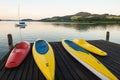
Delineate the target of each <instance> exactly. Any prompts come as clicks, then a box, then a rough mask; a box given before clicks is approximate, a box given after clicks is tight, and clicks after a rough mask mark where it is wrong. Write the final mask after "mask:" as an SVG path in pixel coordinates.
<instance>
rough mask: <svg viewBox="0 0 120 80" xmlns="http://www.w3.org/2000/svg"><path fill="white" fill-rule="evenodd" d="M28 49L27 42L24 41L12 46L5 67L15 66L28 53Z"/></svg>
mask: <svg viewBox="0 0 120 80" xmlns="http://www.w3.org/2000/svg"><path fill="white" fill-rule="evenodd" d="M29 50H30V43H29V42H26V41H24V42H20V43H18V44H16V46H15V47H14V48H13V50H12V52H11V53H10V55H9V57H8V59H7V62H6V64H5V67H6V68H15V67H17V66H19V65H20V64H21V63H22V62H23V60H24V59H25V58H26V56H27V55H28V53H29Z"/></svg>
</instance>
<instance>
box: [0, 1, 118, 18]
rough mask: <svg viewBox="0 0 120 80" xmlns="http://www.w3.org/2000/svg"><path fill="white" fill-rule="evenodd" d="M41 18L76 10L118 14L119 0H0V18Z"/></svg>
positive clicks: (75, 11)
mask: <svg viewBox="0 0 120 80" xmlns="http://www.w3.org/2000/svg"><path fill="white" fill-rule="evenodd" d="M19 5H20V17H21V18H33V19H41V18H46V17H53V16H64V15H71V14H75V13H78V12H81V11H83V12H90V13H98V14H104V13H109V14H116V15H120V0H0V19H18V6H19Z"/></svg>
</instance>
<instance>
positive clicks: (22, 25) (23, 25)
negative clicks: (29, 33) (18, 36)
mask: <svg viewBox="0 0 120 80" xmlns="http://www.w3.org/2000/svg"><path fill="white" fill-rule="evenodd" d="M18 16H19V23H18V24H15V26H18V27H25V26H27V25H26V24H25V21H22V20H20V6H19V7H18Z"/></svg>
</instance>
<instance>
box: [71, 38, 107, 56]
mask: <svg viewBox="0 0 120 80" xmlns="http://www.w3.org/2000/svg"><path fill="white" fill-rule="evenodd" d="M73 42H74V43H76V44H78V45H79V46H80V47H82V48H84V49H86V50H88V51H89V52H92V53H94V54H97V55H99V56H107V53H106V52H105V51H103V50H101V49H99V48H97V47H95V46H94V45H92V44H90V43H88V42H87V41H86V40H84V39H80V40H73Z"/></svg>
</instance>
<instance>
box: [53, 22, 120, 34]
mask: <svg viewBox="0 0 120 80" xmlns="http://www.w3.org/2000/svg"><path fill="white" fill-rule="evenodd" d="M51 24H52V25H53V26H55V27H65V28H74V29H76V30H77V31H82V32H85V31H88V30H90V29H99V30H106V29H107V28H112V29H113V27H115V26H117V27H116V28H118V29H120V24H79V23H69V22H68V23H67V22H66V23H65V22H53V23H51Z"/></svg>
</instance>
